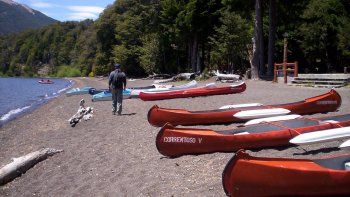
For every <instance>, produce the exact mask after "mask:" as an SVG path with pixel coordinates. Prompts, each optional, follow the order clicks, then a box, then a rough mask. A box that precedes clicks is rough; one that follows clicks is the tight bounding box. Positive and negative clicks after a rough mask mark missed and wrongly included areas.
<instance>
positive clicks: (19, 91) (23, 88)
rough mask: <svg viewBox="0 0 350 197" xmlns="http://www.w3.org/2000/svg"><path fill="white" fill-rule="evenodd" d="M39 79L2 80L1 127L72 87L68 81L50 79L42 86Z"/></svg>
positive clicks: (0, 100)
mask: <svg viewBox="0 0 350 197" xmlns="http://www.w3.org/2000/svg"><path fill="white" fill-rule="evenodd" d="M39 80H40V79H38V78H0V95H1V96H0V127H1V126H2V125H4V124H5V123H6V122H8V121H11V120H14V119H15V118H16V117H18V116H19V115H21V114H23V113H26V112H29V111H31V110H33V109H35V108H37V107H39V106H41V105H42V104H44V103H46V102H47V101H48V100H50V99H52V98H54V97H57V96H59V95H60V94H61V93H63V92H64V91H65V90H67V89H68V88H70V87H71V86H72V81H70V80H67V79H56V78H53V79H50V80H51V81H53V82H54V83H53V84H40V83H38V81H39Z"/></svg>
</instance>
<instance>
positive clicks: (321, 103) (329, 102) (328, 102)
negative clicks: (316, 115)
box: [316, 101, 338, 105]
mask: <svg viewBox="0 0 350 197" xmlns="http://www.w3.org/2000/svg"><path fill="white" fill-rule="evenodd" d="M337 103H338V102H337V101H317V102H316V104H317V105H336V104H337Z"/></svg>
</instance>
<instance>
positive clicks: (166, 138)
mask: <svg viewBox="0 0 350 197" xmlns="http://www.w3.org/2000/svg"><path fill="white" fill-rule="evenodd" d="M339 117H340V116H339ZM341 117H342V116H341ZM333 118H334V117H333ZM292 121H293V122H294V123H292ZM303 121H304V122H305V125H304V126H300V127H298V128H295V127H294V128H288V127H286V126H285V125H291V124H294V125H295V124H299V123H300V122H301V123H303ZM296 122H299V123H296ZM278 125H280V126H278ZM345 126H350V115H347V120H346V121H342V122H338V123H323V122H322V121H317V120H309V119H307V118H300V119H298V120H288V121H280V122H273V123H260V124H256V125H249V126H246V127H239V128H236V129H232V130H226V131H214V130H210V129H194V128H175V127H173V126H172V125H170V124H165V125H164V126H163V127H162V128H161V129H160V131H159V133H158V135H157V138H156V146H157V149H158V151H159V153H161V154H163V155H164V156H168V157H179V156H182V155H199V154H208V153H214V152H234V151H237V150H239V149H261V148H270V147H278V146H288V145H291V144H290V143H289V140H290V139H291V138H293V137H295V136H297V135H299V134H301V133H307V132H313V131H319V130H326V129H331V128H338V127H345Z"/></svg>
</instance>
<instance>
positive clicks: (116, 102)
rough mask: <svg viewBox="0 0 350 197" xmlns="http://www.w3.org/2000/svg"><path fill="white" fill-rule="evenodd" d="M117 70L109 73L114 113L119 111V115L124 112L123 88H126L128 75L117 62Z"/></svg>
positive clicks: (115, 66)
mask: <svg viewBox="0 0 350 197" xmlns="http://www.w3.org/2000/svg"><path fill="white" fill-rule="evenodd" d="M114 68H115V70H114V71H112V72H111V73H110V75H109V80H108V86H109V90H110V91H111V93H112V99H113V104H112V106H113V108H112V111H113V115H115V114H116V112H117V113H118V116H120V115H121V114H122V103H123V90H125V88H126V76H125V73H124V72H122V71H121V65H120V64H115V65H114Z"/></svg>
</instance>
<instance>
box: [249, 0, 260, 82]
mask: <svg viewBox="0 0 350 197" xmlns="http://www.w3.org/2000/svg"><path fill="white" fill-rule="evenodd" d="M261 23H262V19H261V0H255V19H254V38H253V58H252V61H251V77H252V79H253V80H257V79H259V68H261V66H260V63H261V53H262V52H261V51H260V50H261V44H260V42H261V41H262V39H261V38H260V37H261V34H262V29H261Z"/></svg>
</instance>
